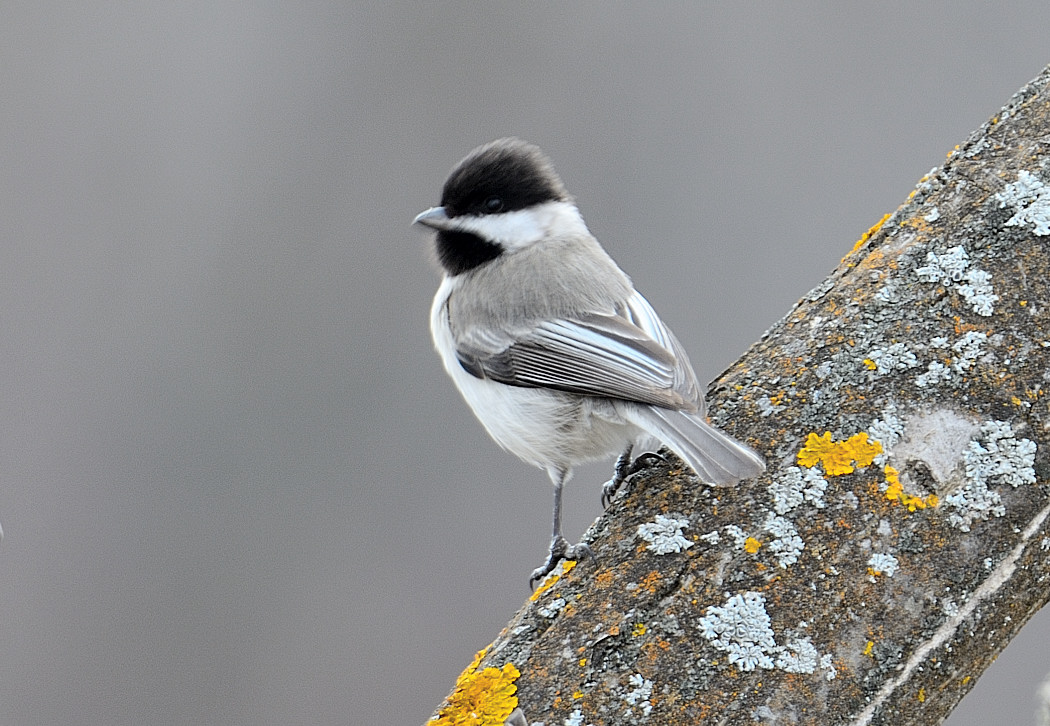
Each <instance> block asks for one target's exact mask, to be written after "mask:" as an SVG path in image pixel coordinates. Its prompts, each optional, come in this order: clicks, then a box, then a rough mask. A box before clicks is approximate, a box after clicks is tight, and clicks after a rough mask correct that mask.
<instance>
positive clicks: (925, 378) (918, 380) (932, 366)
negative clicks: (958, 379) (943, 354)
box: [915, 360, 952, 388]
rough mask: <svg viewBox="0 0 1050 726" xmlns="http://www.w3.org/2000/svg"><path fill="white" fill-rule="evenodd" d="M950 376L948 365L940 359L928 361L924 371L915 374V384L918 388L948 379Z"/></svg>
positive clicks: (934, 384)
mask: <svg viewBox="0 0 1050 726" xmlns="http://www.w3.org/2000/svg"><path fill="white" fill-rule="evenodd" d="M951 377H952V371H951V369H950V368H949V367H948V366H946V365H944V364H943V363H941V362H940V361H936V360H935V361H930V363H929V364H928V365H927V366H926V372H925V373H920V374H919V375H917V376H915V385H916V386H918V387H919V388H927V387H929V386H936V385H937V384H938V383H944V382H946V381H949V380H951Z"/></svg>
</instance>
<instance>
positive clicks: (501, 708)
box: [428, 648, 521, 726]
mask: <svg viewBox="0 0 1050 726" xmlns="http://www.w3.org/2000/svg"><path fill="white" fill-rule="evenodd" d="M487 650H488V649H487V648H486V649H485V650H479V651H478V653H477V655H476V656H475V657H474V662H473V663H471V664H470V665H469V666H467V668H466V670H464V671H463V673H461V674H460V676H459V678H457V679H456V688H455V689H454V690H453V691H452V695H451V696H449V697H448V705H446V706H445V707H444V708H442V709H441V711H440V712H439V713H438V717H437V718H436V719H434V720H433V721H429V722H428V723H429V724H434V725H435V726H502V724H503V723H504V722H505V721H506V720H507V717H508V716H510V713H511V711H513V710H514V709H515V708H517V707H518V697H517V696H515V695H514V694H515V693H516V692H517V690H518V687H517V686H516V685H515V684H514V681H516V680H517V679H518V676H520V675H521V673H520V672H519V671H518V669H517V668H516V667H514V664H513V663H507V664H505V665H504V666H503V667H502V668H492V667H490V668H485V669H483V670H481V671H479V670H478V666H479V665H480V664H481V659H482V658H483V657H484V655H485V653H486V651H487Z"/></svg>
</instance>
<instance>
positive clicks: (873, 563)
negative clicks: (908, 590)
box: [868, 552, 900, 577]
mask: <svg viewBox="0 0 1050 726" xmlns="http://www.w3.org/2000/svg"><path fill="white" fill-rule="evenodd" d="M899 566H900V562H899V561H898V560H897V558H896V557H894V556H893V555H888V554H885V553H883V552H877V553H875V554H873V555H872V556H871V557H869V558H868V567H870V568H871V571H872V572H874V573H875V574H876V575H885V576H886V577H893V575H894V574H895V573H896V572H897V568H898V567H899Z"/></svg>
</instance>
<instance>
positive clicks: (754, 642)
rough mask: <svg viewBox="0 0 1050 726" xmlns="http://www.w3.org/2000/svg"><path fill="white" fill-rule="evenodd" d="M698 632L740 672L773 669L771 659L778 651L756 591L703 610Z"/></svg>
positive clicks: (766, 614)
mask: <svg viewBox="0 0 1050 726" xmlns="http://www.w3.org/2000/svg"><path fill="white" fill-rule="evenodd" d="M700 632H701V633H702V634H703V636H704V637H705V638H707V639H708V640H709V641H711V644H712V645H714V646H715V647H716V648H718V649H719V650H722V651H725V652H726V653H728V654H729V662H730V663H731V664H733V665H735V666H736V667H737V668H738V669H739V670H741V671H753V670H755V668H765V669H767V670H768V669H771V668H773V665H774V663H773V657H772V656H774V655H776V654H777V652H778V651H779V649H780V648H779V646H777V643H776V639H775V638H774V634H773V629H772V628H771V627H769V614H768V613H766V601H765V598H763V597H762V595H761V594H759V593H757V592H745V593H744V594H743V595H733V596H732V597H731V598H729V600H728V601H726V604H725V606H723V607H717V606H714V605H712V606H711V607H709V608H707V610H706V611H705V614H704V616H703V617H702V618H700Z"/></svg>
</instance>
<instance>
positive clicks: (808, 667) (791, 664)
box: [776, 638, 820, 673]
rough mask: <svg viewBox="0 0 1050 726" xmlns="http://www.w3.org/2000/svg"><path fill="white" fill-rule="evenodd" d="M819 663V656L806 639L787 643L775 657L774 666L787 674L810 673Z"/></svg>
mask: <svg viewBox="0 0 1050 726" xmlns="http://www.w3.org/2000/svg"><path fill="white" fill-rule="evenodd" d="M819 663H820V654H819V653H818V652H817V649H816V648H815V647H814V646H813V644H812V643H811V642H809V640H808V639H807V638H796V639H795V640H792V641H789V642H788V644H787V645H786V646H785V647H784V650H783V652H782V653H781V654H780V655H778V656H777V660H776V666H777V668H780V669H782V670H784V671H786V672H788V673H812V672H813V671H815V670H816V669H817V666H818V665H819Z"/></svg>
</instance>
